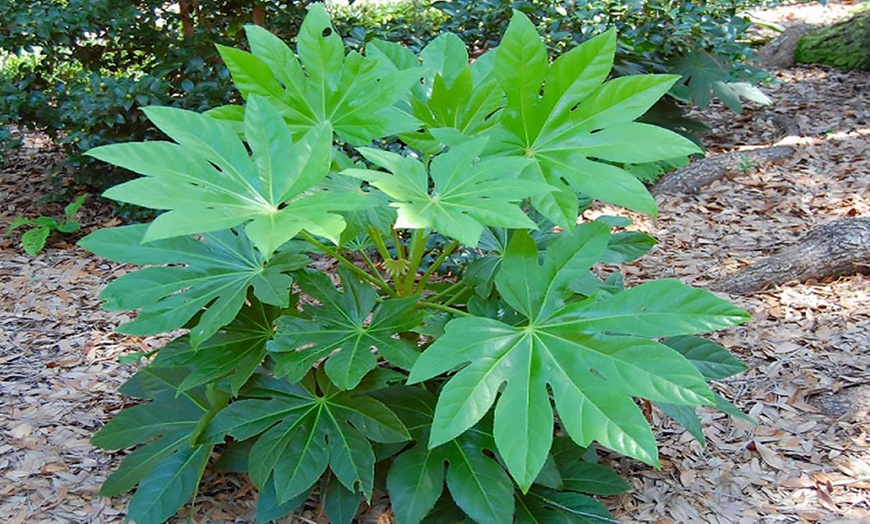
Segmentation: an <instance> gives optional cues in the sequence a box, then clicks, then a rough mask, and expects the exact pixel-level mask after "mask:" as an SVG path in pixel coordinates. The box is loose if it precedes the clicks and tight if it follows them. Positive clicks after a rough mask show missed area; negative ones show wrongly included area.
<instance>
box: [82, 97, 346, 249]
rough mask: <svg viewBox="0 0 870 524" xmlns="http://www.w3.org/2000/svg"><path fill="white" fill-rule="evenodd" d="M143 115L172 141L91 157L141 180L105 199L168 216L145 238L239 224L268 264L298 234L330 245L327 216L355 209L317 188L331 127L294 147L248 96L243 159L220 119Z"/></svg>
mask: <svg viewBox="0 0 870 524" xmlns="http://www.w3.org/2000/svg"><path fill="white" fill-rule="evenodd" d="M146 113H147V115H148V117H149V118H150V119H151V121H152V122H153V123H154V124H155V125H156V126H157V127H159V128H160V129H161V130H162V131H163V132H164V133H166V134H167V135H168V136H169V137H171V138H173V139H174V140H175V142H176V143H170V142H144V143H127V144H112V145H108V146H103V147H99V148H97V149H94V150H91V151H90V152H89V153H88V154H89V155H91V156H93V157H95V158H98V159H100V160H103V161H106V162H109V163H112V164H115V165H118V166H121V167H124V168H126V169H129V170H131V171H134V172H136V173H139V174H141V175H145V176H144V178H139V179H136V180H132V181H130V182H126V183H124V184H121V185H118V186H115V187H113V188H111V189H109V190H108V191H107V192H106V193H105V196H106V197H107V198H110V199H113V200H119V201H122V202H129V203H132V204H136V205H140V206H144V207H148V208H152V209H168V210H170V211H169V212H167V213H164V214H162V215H160V216H159V217H157V219H155V220H154V222H153V223H152V224H151V226H150V227H149V228H148V232H147V234H146V235H145V239H144V240H145V241H149V240H159V239H164V238H171V237H177V236H182V235H189V234H192V233H207V232H210V231H216V230H221V229H227V228H231V227H235V226H239V225H242V224H246V226H245V233H246V234H247V235H248V237H250V239H251V241H252V242H253V243H254V245H256V246H257V248H258V249H259V250H260V251H261V252H262V253H264V254H265V256H266V257H268V256H269V255H271V254H272V253H273V252H274V251H275V250H276V249H277V248H278V247H279V246H281V245H282V244H283V243H284V242H286V241H288V240H290V239H291V238H293V237H294V236H295V235H296V234H297V233H299V231H302V230H306V231H308V232H310V233H313V234H315V235H319V236H323V237H326V238H329V239H331V240H333V241H336V242H337V239H338V235H339V234H340V233H341V231H342V230H343V229H344V220H343V219H342V218H341V216H340V215H338V214H335V213H333V211H337V210H345V209H351V208H354V207H356V206H357V204H358V202H357V201H356V199H354V198H353V197H354V194H353V193H349V194H339V193H335V192H329V191H322V190H317V188H318V184H320V183H321V182H322V181H323V179H324V178H325V177H326V174H327V172H328V171H329V166H330V163H331V161H332V132H331V128H330V125H329V123H328V122H327V123H323V124H319V125H317V126H314V127H312V128H311V129H310V130H309V131H308V132H307V133H306V134H305V135H304V136H302V137H301V138H299V139H298V140H296V141H295V142H294V140H293V138H292V136H291V133H290V131H289V130H288V128H287V126H286V125H285V123H284V121H283V120H282V119H281V115H280V114H279V113H278V112H277V110H276V109H275V108H274V107H272V105H271V104H270V103H269V102H268V100H267V99H265V98H263V97H260V96H251V97H249V99H248V106H247V109H246V111H245V117H244V123H243V124H244V132H245V138H246V140H247V144H248V147H249V148H250V150H251V156H249V155H248V152H247V149H246V148H245V145H244V144H243V143H242V141H241V139H240V138H239V137H238V135H237V133H236V132H235V130H234V129H233V128H232V126H231V125H230V124H228V123H227V122H224V121H220V120H216V119H214V118H211V117H209V116H206V115H201V114H198V113H193V112H190V111H185V110H181V109H175V108H169V107H151V108H148V110H147V111H146Z"/></svg>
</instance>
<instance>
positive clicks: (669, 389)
mask: <svg viewBox="0 0 870 524" xmlns="http://www.w3.org/2000/svg"><path fill="white" fill-rule="evenodd" d="M563 235H565V236H562V237H561V238H560V237H557V239H556V240H555V241H554V242H552V244H551V246H550V248H549V249H548V250H547V251H546V252H545V253H544V263H543V266H540V265H539V263H538V257H539V255H538V249H537V247H536V246H535V243H534V242H533V241H532V239H531V237H530V236H529V235H528V234H526V233H524V232H516V233H515V234H514V236H513V238H512V239H511V241H510V243H509V244H508V247H507V250H506V252H505V254H504V257H503V260H502V264H501V268H500V270H499V274H498V276H497V277H496V288H497V289H498V291H499V293H500V294H501V296H502V297H503V298H504V299H505V301H507V302H508V304H510V305H511V306H512V307H514V308H515V309H516V310H517V311H518V312H520V313H522V314H523V315H524V316H526V317H527V318H528V319H529V322H528V324H526V325H522V324H520V325H508V324H506V323H503V322H499V321H497V320H493V319H490V318H480V317H465V318H459V319H455V320H452V321H450V322H449V323H448V324H447V326H446V328H445V333H444V335H442V336H441V337H440V338H438V339H437V340H436V341H435V342H434V343H433V344H432V345H431V346H430V347H428V348H427V349H426V351H425V352H424V353H423V354H422V355H421V357H420V358H419V359H418V360H417V363H416V364H415V365H414V367H413V369H412V370H411V375H410V377H409V382H410V383H417V382H420V381H423V380H426V379H429V378H432V377H435V376H438V375H441V374H444V373H447V372H450V371H453V370H456V369H458V371H457V372H456V373H455V374H454V375H453V376H452V377H451V378H450V379H449V380H448V381H447V383H446V384H445V385H444V387H443V389H442V390H441V394H440V397H439V400H438V404H437V406H436V409H435V418H434V421H433V424H432V432H431V435H430V438H429V447H430V448H434V447H437V446H439V445H440V444H442V443H444V442H447V441H449V440H451V439H453V438H456V437H457V436H459V435H461V434H463V432H465V431H466V430H468V429H469V428H471V427H472V426H473V425H474V424H476V423H477V422H478V421H479V420H481V418H482V417H483V416H484V415H485V414H486V413H487V412H488V411H489V409H490V408H491V407H492V405H493V404H496V409H495V423H494V428H495V431H494V436H495V442H496V445H497V447H498V451H499V453H500V454H501V456H502V457H503V459H504V461H505V464H506V465H507V466H508V470H509V471H510V473H511V475H512V476H513V477H514V479H515V481H516V482H517V484H519V486H520V488H521V489H523V490H528V489H529V486H530V485H531V483H532V482H533V481H534V479H535V477H536V476H537V474H538V473H539V471H540V470H541V468H542V466H543V464H544V461H545V459H546V456H547V454H548V452H549V450H550V437H551V434H552V426H553V419H552V418H551V414H550V413H551V411H552V406H551V405H550V400H549V398H550V397H549V392H550V391H551V392H552V396H553V398H554V400H555V404H556V409H557V411H558V412H559V415H560V421H561V425H562V427H563V428H564V429H565V430H566V432H567V433H568V435H570V436H571V438H572V439H573V440H574V441H575V442H577V444H579V445H581V446H588V445H589V444H590V443H591V442H592V441H598V442H600V443H601V444H603V445H605V446H607V447H610V448H611V449H614V450H616V451H619V452H620V453H623V454H626V455H628V456H632V457H634V458H637V459H638V460H642V461H644V462H647V463H649V464H653V465H656V464H658V458H657V450H656V444H655V439H654V437H653V435H652V432H651V431H650V429H649V426H648V424H647V422H646V420H645V419H644V417H643V415H642V414H641V412H640V410H639V409H638V408H637V406H636V405H635V403H634V400H633V398H632V397H634V396H639V397H644V398H649V399H651V400H655V401H660V402H668V403H674V404H683V405H703V404H705V405H712V404H713V403H714V401H715V399H714V397H713V395H712V392H711V391H710V389H709V387H708V386H707V384H706V383H705V382H704V378H703V377H702V376H701V374H700V373H699V372H698V371H697V369H695V367H694V366H693V365H692V363H690V362H689V361H688V360H686V359H685V358H684V357H683V356H682V355H680V354H679V353H678V352H676V351H674V350H672V349H671V348H668V347H667V346H664V345H662V344H660V343H658V342H656V341H654V340H649V339H645V338H641V337H659V336H667V335H669V334H675V333H676V332H690V333H691V332H701V331H705V330H711V329H718V328H720V327H725V326H729V325H734V324H736V323H739V322H741V321H743V320H744V319H745V318H746V315H745V313H743V312H742V311H740V310H739V309H737V308H736V307H734V306H732V305H730V304H728V303H727V302H725V301H723V300H721V299H718V298H716V297H715V296H713V295H711V294H709V293H707V292H705V291H701V290H697V289H693V288H690V287H688V286H685V285H683V284H680V283H679V282H676V281H659V282H652V283H650V284H644V285H641V286H637V287H635V288H631V289H629V290H627V291H622V292H616V293H615V294H613V295H611V296H608V297H604V298H600V297H598V296H594V297H592V298H589V299H586V300H583V301H580V302H575V303H571V302H568V303H567V305H564V302H565V301H566V299H567V298H569V295H570V293H569V292H568V289H569V288H570V287H571V284H572V283H573V280H574V278H575V277H579V276H580V275H583V274H586V272H587V271H588V270H589V267H590V265H591V264H592V263H593V262H594V260H595V258H596V257H595V254H601V253H603V252H604V250H605V249H606V247H607V245H608V238H609V227H608V226H607V225H606V224H604V223H598V222H593V223H591V224H587V225H584V226H581V227H579V228H577V230H575V231H569V232H568V233H563ZM593 246H594V247H593ZM575 248H582V249H581V251H583V250H589V251H590V253H591V254H590V255H583V254H579V255H578V254H577V253H575V252H574V251H573V249H575ZM542 414H543V415H542ZM518 427H519V428H522V430H520V431H518V430H517V428H518Z"/></svg>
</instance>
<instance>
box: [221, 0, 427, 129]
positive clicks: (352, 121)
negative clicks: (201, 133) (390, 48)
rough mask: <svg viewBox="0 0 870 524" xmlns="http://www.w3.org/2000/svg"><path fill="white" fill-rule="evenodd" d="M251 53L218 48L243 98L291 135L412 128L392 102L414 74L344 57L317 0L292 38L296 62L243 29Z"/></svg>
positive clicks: (280, 46)
mask: <svg viewBox="0 0 870 524" xmlns="http://www.w3.org/2000/svg"><path fill="white" fill-rule="evenodd" d="M245 29H246V32H247V36H248V41H249V42H250V44H251V51H252V52H251V53H247V52H245V51H240V50H237V49H231V48H226V47H220V46H219V47H218V49H219V51H220V53H221V56H222V57H223V58H224V61H225V63H226V65H227V67H228V68H229V70H230V72H231V73H232V75H233V80H234V81H235V84H236V87H237V88H238V89H239V91H240V92H241V93H242V96H244V97H245V98H246V99H250V98H251V97H252V96H262V97H266V98H268V100H269V103H270V104H272V105H273V106H274V107H275V108H276V109H277V110H278V111H279V112H280V114H281V116H282V117H283V118H284V120H285V122H286V123H287V126H288V128H289V129H290V130H291V132H292V133H293V135H294V136H300V135H302V134H304V133H305V132H306V131H307V130H309V129H311V128H312V127H314V126H317V125H323V124H327V123H328V124H330V125H331V128H332V129H334V130H335V133H336V134H337V135H338V137H339V138H341V139H342V140H344V141H346V142H348V143H351V144H353V145H364V144H367V143H369V142H371V141H372V140H374V139H377V138H381V137H384V136H388V135H391V134H395V133H401V132H406V131H411V130H413V129H415V128H416V127H418V126H419V124H418V122H417V121H416V120H415V119H414V118H413V117H411V116H410V115H409V114H408V112H407V111H404V112H403V111H399V110H398V109H397V108H396V107H394V104H396V103H397V102H398V101H399V100H401V99H402V98H403V97H404V96H405V95H406V94H407V93H408V92H409V90H410V89H411V87H412V86H413V85H414V84H415V83H417V82H418V81H419V79H420V72H419V71H417V70H416V69H418V68H414V69H401V70H400V69H397V68H389V67H384V64H385V62H384V60H383V57H382V56H374V57H372V58H368V57H362V56H361V55H359V54H357V53H349V54H347V55H345V50H344V44H343V43H342V41H341V38H340V37H339V35H338V33H336V32H335V29H334V28H333V27H332V24H331V22H330V20H329V17H328V15H327V13H326V11H325V9H324V8H323V6H322V5H320V4H312V7H311V8H310V10H309V13H308V15H307V16H306V17H305V20H304V21H303V23H302V27H301V29H300V34H299V37H298V45H297V52H298V55H299V57H298V59H297V57H296V55H294V53H293V51H292V50H291V49H290V48H289V47H287V45H286V44H284V43H283V42H282V41H281V40H280V39H278V38H277V37H275V36H274V35H271V34H269V33H268V32H267V31H266V30H264V29H262V28H258V27H257V26H254V25H248V26H246V28H245Z"/></svg>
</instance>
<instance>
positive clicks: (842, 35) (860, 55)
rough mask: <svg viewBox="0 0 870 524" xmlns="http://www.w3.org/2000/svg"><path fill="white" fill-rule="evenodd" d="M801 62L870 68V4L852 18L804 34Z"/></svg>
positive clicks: (799, 50) (797, 52)
mask: <svg viewBox="0 0 870 524" xmlns="http://www.w3.org/2000/svg"><path fill="white" fill-rule="evenodd" d="M795 61H796V62H797V63H799V64H825V65H830V66H834V67H837V68H840V69H864V70H870V8H862V10H861V11H860V12H859V13H856V14H855V15H854V16H853V17H852V18H849V19H847V20H844V21H842V22H839V23H837V24H834V25H832V26H830V27H823V28H821V29H818V30H815V31H812V32H809V33H807V34H805V35H803V36H802V37H801V38H800V41H799V42H798V45H797V49H796V50H795Z"/></svg>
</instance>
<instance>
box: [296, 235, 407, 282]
mask: <svg viewBox="0 0 870 524" xmlns="http://www.w3.org/2000/svg"><path fill="white" fill-rule="evenodd" d="M299 236H300V237H302V239H303V240H305V241H306V242H308V243H309V244H311V245H313V246H314V247H316V248H317V249H319V250H321V251H323V252H324V253H326V254H327V255H329V256H331V257H332V258H334V259H336V260H338V262H339V263H340V264H341V265H343V266H344V267H346V268H348V269H349V270H351V271H352V272H353V273H354V274H356V275H357V276H359V277H360V278H362V279H363V280H365V281H366V282H368V283H369V284H372V285H374V286H376V287H377V288H378V289H380V290H381V291H383V292H384V293H387V294H388V295H390V296H391V297H396V296H397V294H396V291H395V290H393V288H391V287H390V285H389V284H387V282H386V281H385V280H384V279H383V278H382V277H381V276H380V274H378V276H374V275H371V274H370V273H368V272H367V271H365V270H363V269H360V268H359V267H357V265H356V264H354V263H353V262H352V261H350V260H348V259H347V258H345V257H344V256H343V255H342V254H341V253H339V252H338V250H337V249H333V248H331V247H329V246H327V245H326V244H324V243H323V242H320V241H319V240H317V239H316V238H314V237H313V236H311V235H310V234H308V233H306V232H305V231H302V232H300V233H299Z"/></svg>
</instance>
